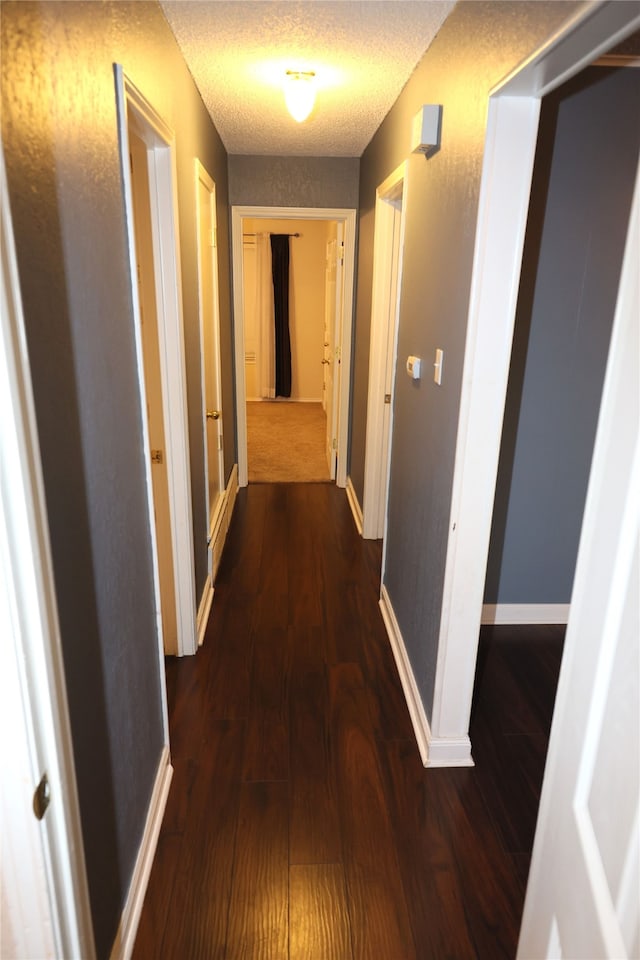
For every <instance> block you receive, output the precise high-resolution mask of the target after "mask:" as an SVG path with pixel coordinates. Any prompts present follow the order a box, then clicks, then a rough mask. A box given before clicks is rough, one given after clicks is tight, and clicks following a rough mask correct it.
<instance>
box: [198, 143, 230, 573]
mask: <svg viewBox="0 0 640 960" xmlns="http://www.w3.org/2000/svg"><path fill="white" fill-rule="evenodd" d="M196 184H197V220H198V280H199V290H200V331H201V343H202V382H203V399H204V424H205V431H204V435H205V454H206V456H205V463H206V476H207V483H206V489H207V520H208V529H207V531H206V535H207V542H208V543H209V544H211V543H212V541H213V539H214V535H215V529H216V523H217V520H218V516H219V513H220V507H221V505H222V500H223V493H224V462H223V456H224V454H223V449H222V391H221V387H220V379H221V378H220V308H219V300H218V257H217V249H216V242H217V241H216V188H215V184H214V182H213V180H212V179H211V177H210V176H209V175H208V173H207V172H206V170H205V169H204V167H203V166H202V165H201V164H200V163H199V162H198V161H197V160H196ZM210 557H211V553H210ZM210 572H213V571H210Z"/></svg>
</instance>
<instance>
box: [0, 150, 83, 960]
mask: <svg viewBox="0 0 640 960" xmlns="http://www.w3.org/2000/svg"><path fill="white" fill-rule="evenodd" d="M0 410H2V415H1V416H0V664H1V666H0V730H2V778H1V783H0V824H1V833H0V956H1V957H3V958H5V960H18V958H24V957H39V958H45V957H52V958H53V957H63V956H64V957H80V956H81V957H86V958H87V960H91V958H93V957H95V950H94V947H93V933H92V924H91V911H90V907H89V893H88V888H87V882H86V872H85V865H84V851H83V842H82V832H81V827H80V809H79V805H78V796H77V791H76V781H75V771H74V765H73V750H72V744H71V728H70V723H69V716H68V710H67V697H66V690H65V684H64V671H63V664H62V647H61V640H60V629H59V624H58V613H57V607H56V596H55V586H54V582H53V568H52V563H51V554H50V546H49V529H48V522H47V513H46V505H45V498H44V486H43V480H42V467H41V463H40V448H39V443H38V433H37V427H36V420H35V409H34V403H33V392H32V387H31V375H30V370H29V361H28V356H27V350H26V333H25V326H24V318H23V315H22V302H21V296H20V284H19V280H18V265H17V261H16V257H15V248H14V240H13V227H12V224H11V213H10V210H9V200H8V191H7V184H6V178H5V167H4V154H3V151H2V147H1V144H0ZM45 776H46V781H45V779H44V778H45ZM45 783H46V784H48V799H49V801H50V803H49V806H47V807H46V808H45V805H44V802H43V803H41V804H40V810H39V819H37V818H36V811H35V807H34V793H35V791H36V787H37V785H38V784H40V785H41V789H42V791H43V793H42V794H41V800H42V801H44V799H45V795H44V787H45Z"/></svg>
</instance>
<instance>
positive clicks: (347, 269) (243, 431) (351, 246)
mask: <svg viewBox="0 0 640 960" xmlns="http://www.w3.org/2000/svg"><path fill="white" fill-rule="evenodd" d="M245 218H246V219H252V220H336V221H338V222H339V223H342V224H343V225H344V294H343V300H342V302H343V307H342V327H341V329H342V335H341V343H340V346H339V349H340V395H339V402H338V407H339V412H338V430H337V435H338V464H337V470H336V485H337V486H338V487H346V485H347V453H348V440H349V401H350V387H351V339H352V338H351V331H352V326H353V295H354V277H355V237H356V211H355V210H353V209H345V208H325V207H308V208H307V207H250V206H234V207H232V208H231V229H232V243H233V315H234V318H235V322H234V355H235V386H236V397H235V399H236V434H237V443H238V484H239V486H241V487H246V485H247V483H248V458H247V412H246V407H245V394H246V390H245V375H244V361H245V350H244V323H243V318H244V285H243V269H242V221H243V220H244V219H245Z"/></svg>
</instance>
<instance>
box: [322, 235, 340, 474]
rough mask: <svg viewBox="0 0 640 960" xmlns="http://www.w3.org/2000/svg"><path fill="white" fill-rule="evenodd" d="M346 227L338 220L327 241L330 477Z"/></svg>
mask: <svg viewBox="0 0 640 960" xmlns="http://www.w3.org/2000/svg"><path fill="white" fill-rule="evenodd" d="M343 234H344V227H343V224H342V223H337V224H336V238H332V239H331V240H329V241H328V243H327V260H326V272H325V315H324V316H325V319H324V355H323V358H322V364H323V371H324V375H323V383H322V396H323V406H324V409H325V412H326V415H327V433H326V444H325V448H326V455H327V464H328V466H329V477H330V479H331V480H334V479H335V476H336V462H337V449H338V418H339V415H340V363H341V356H340V344H341V342H342V310H343V296H344V240H343Z"/></svg>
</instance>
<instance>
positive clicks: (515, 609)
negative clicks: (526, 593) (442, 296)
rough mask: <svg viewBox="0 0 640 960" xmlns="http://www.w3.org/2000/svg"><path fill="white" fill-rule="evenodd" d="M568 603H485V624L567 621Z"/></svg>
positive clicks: (483, 615)
mask: <svg viewBox="0 0 640 960" xmlns="http://www.w3.org/2000/svg"><path fill="white" fill-rule="evenodd" d="M569 606H570V605H569V604H568V603H485V604H484V605H483V607H482V621H481V622H482V623H483V624H496V625H498V624H501V623H504V624H507V623H512V624H516V623H531V624H534V623H540V624H544V623H567V622H568V620H569Z"/></svg>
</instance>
